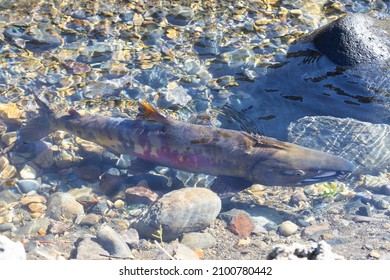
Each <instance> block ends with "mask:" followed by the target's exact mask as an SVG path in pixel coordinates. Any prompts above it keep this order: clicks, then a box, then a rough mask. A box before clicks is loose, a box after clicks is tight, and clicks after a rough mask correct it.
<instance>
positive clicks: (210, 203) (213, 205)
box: [134, 188, 221, 241]
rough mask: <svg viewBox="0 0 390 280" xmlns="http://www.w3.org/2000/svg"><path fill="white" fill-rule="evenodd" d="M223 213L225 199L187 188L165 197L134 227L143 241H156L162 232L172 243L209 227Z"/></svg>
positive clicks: (199, 189) (201, 189)
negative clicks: (153, 239)
mask: <svg viewBox="0 0 390 280" xmlns="http://www.w3.org/2000/svg"><path fill="white" fill-rule="evenodd" d="M220 211H221V199H220V198H219V197H218V196H217V195H216V194H215V193H214V192H212V191H210V190H208V189H205V188H183V189H179V190H175V191H172V192H169V193H167V194H165V195H164V196H162V197H161V198H160V199H159V200H157V201H156V203H155V204H153V205H152V206H151V207H150V208H149V210H148V211H147V212H146V213H145V215H143V216H142V217H141V218H140V219H139V221H138V222H136V223H135V225H134V227H135V229H136V230H137V231H138V233H139V234H140V236H141V237H142V238H152V237H153V235H156V233H157V231H158V230H159V229H160V226H161V229H162V239H163V240H164V241H170V240H173V239H176V238H178V237H180V236H181V235H182V234H183V233H186V232H196V231H200V230H203V229H204V228H206V227H207V226H209V225H210V224H211V223H212V222H213V221H214V220H215V218H216V217H217V215H218V214H219V212H220Z"/></svg>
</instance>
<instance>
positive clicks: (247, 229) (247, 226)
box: [228, 213, 255, 237]
mask: <svg viewBox="0 0 390 280" xmlns="http://www.w3.org/2000/svg"><path fill="white" fill-rule="evenodd" d="M228 228H229V230H230V231H231V232H233V233H234V234H237V235H238V236H242V237H248V236H249V234H250V233H251V232H252V231H253V230H254V229H255V225H254V224H253V223H252V221H251V219H250V217H249V216H248V215H245V214H243V213H241V214H238V215H237V216H236V218H235V219H233V220H232V222H231V223H230V225H229V227H228Z"/></svg>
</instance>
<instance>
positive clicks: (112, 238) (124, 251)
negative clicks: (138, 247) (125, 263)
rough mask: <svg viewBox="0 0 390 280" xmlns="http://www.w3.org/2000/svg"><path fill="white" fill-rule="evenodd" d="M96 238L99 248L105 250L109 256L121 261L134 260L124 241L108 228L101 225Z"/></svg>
mask: <svg viewBox="0 0 390 280" xmlns="http://www.w3.org/2000/svg"><path fill="white" fill-rule="evenodd" d="M96 238H97V241H98V243H99V244H100V246H102V247H103V248H104V249H105V250H107V252H108V253H109V254H110V255H112V256H114V257H116V258H122V259H132V258H134V257H133V255H132V253H131V251H130V248H129V246H127V244H126V242H125V240H124V239H123V238H122V237H121V236H120V235H119V234H118V233H117V232H116V231H115V230H113V229H112V228H111V227H110V226H108V225H102V226H101V227H100V229H99V230H98V232H97V234H96Z"/></svg>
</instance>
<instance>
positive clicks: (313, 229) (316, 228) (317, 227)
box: [303, 222, 330, 235]
mask: <svg viewBox="0 0 390 280" xmlns="http://www.w3.org/2000/svg"><path fill="white" fill-rule="evenodd" d="M328 229H330V224H329V223H326V222H324V223H317V224H314V225H311V226H308V227H306V228H305V230H304V231H303V233H304V234H305V235H313V234H316V233H317V232H320V231H325V230H328Z"/></svg>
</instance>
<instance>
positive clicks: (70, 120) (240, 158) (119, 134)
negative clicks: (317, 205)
mask: <svg viewBox="0 0 390 280" xmlns="http://www.w3.org/2000/svg"><path fill="white" fill-rule="evenodd" d="M36 103H37V104H38V106H39V116H38V117H36V118H34V119H31V120H30V121H29V122H27V124H26V125H25V126H24V127H22V128H21V129H20V130H19V134H18V135H19V138H18V139H19V140H18V142H20V141H25V142H29V141H36V140H39V139H41V138H43V137H45V136H47V135H48V134H49V133H51V132H54V131H56V130H63V131H67V132H69V133H72V134H74V135H76V136H78V137H80V138H83V139H85V140H88V141H92V142H95V143H97V144H99V145H101V146H104V147H105V148H106V149H107V150H109V151H111V152H113V153H116V154H129V155H133V156H136V157H138V158H139V159H143V160H145V161H147V162H150V163H153V164H155V165H161V166H167V167H171V168H175V169H180V170H185V171H189V172H194V173H204V174H209V175H214V176H217V180H215V181H216V182H219V183H220V185H222V186H223V187H218V186H217V187H215V188H214V190H215V191H216V192H218V193H228V192H231V190H233V192H237V191H239V190H242V189H244V188H246V187H249V186H250V185H251V184H252V183H258V184H263V185H267V186H302V185H307V184H314V183H317V182H321V181H329V180H333V179H340V178H344V177H346V176H347V175H348V174H349V173H351V172H352V171H353V170H354V168H355V167H354V165H353V164H352V163H351V162H350V161H348V160H346V159H343V158H341V157H338V156H334V155H331V154H327V153H324V152H320V151H316V150H312V149H309V148H305V147H302V146H298V145H295V144H292V143H288V142H282V141H278V140H276V139H274V138H269V137H264V136H260V135H253V134H250V133H247V132H243V131H236V130H229V129H222V128H215V127H209V126H202V125H196V124H189V123H185V122H181V121H178V120H174V119H172V118H169V117H166V116H164V115H162V114H161V113H160V112H158V111H157V110H156V109H154V108H152V107H151V106H150V105H149V104H148V103H146V102H145V101H140V102H139V118H137V119H135V120H131V119H126V118H113V117H106V116H100V115H92V114H84V115H81V114H79V113H78V112H76V111H75V110H73V109H70V110H69V111H68V112H67V113H65V114H59V113H58V112H56V111H55V109H52V108H51V106H50V105H49V104H48V102H47V100H44V99H42V98H39V97H38V96H36ZM232 184H233V185H234V186H232ZM212 189H213V188H212Z"/></svg>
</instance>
